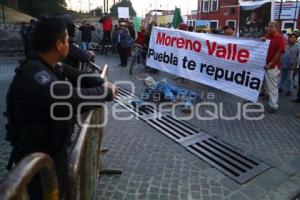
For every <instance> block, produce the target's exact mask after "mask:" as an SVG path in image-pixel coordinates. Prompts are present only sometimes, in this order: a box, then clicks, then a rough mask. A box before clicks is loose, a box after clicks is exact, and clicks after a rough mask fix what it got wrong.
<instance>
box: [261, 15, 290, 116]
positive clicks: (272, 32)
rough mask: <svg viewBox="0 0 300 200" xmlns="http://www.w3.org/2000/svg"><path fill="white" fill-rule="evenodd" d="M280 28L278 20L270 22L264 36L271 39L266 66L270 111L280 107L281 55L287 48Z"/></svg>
mask: <svg viewBox="0 0 300 200" xmlns="http://www.w3.org/2000/svg"><path fill="white" fill-rule="evenodd" d="M278 29H279V23H278V22H277V21H272V22H270V23H269V25H268V28H267V34H266V35H265V36H264V38H263V40H265V39H269V40H270V45H269V49H268V53H267V59H266V65H265V66H264V69H265V80H266V85H267V92H268V95H269V109H268V112H269V113H274V112H276V111H277V109H278V108H279V105H278V75H279V67H280V66H279V65H280V57H281V55H282V54H283V53H284V50H285V41H284V38H283V36H281V35H280V34H279V32H278Z"/></svg>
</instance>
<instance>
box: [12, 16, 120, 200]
mask: <svg viewBox="0 0 300 200" xmlns="http://www.w3.org/2000/svg"><path fill="white" fill-rule="evenodd" d="M68 38H69V37H68V33H67V30H66V26H65V23H64V22H63V21H62V20H61V19H59V18H55V17H49V18H46V19H43V20H41V21H39V22H38V23H37V24H36V26H35V28H34V30H33V54H32V55H30V56H28V58H27V59H26V61H25V62H24V63H22V64H21V66H20V67H18V68H17V70H16V75H15V77H14V79H13V82H12V83H11V85H10V89H9V91H8V94H7V112H6V114H7V118H8V123H7V125H6V129H7V140H9V141H10V142H11V144H12V146H13V150H12V153H11V159H10V162H9V165H8V168H11V167H12V166H13V165H14V164H16V163H18V162H19V161H20V160H21V159H22V158H24V157H25V156H27V155H29V154H31V153H34V152H44V153H47V154H48V155H50V156H51V158H52V159H53V160H54V163H55V166H56V170H57V175H58V180H59V184H60V189H61V190H63V177H64V175H65V169H66V160H67V159H66V146H67V142H68V140H69V137H70V133H71V132H72V131H73V130H72V129H73V127H74V122H73V120H68V119H66V120H57V119H54V118H53V115H54V116H55V117H66V116H68V115H69V113H70V107H68V106H54V107H53V115H51V105H52V106H53V103H57V102H60V103H68V104H69V105H71V108H72V110H73V115H76V114H81V113H76V112H77V107H78V106H79V105H80V104H81V103H84V102H105V101H111V100H112V99H113V98H114V96H115V95H116V90H117V89H116V87H115V85H113V84H112V83H109V82H106V83H104V80H103V79H101V78H100V77H99V78H98V77H94V78H84V79H82V82H81V85H77V79H78V77H79V76H80V75H81V74H82V72H80V71H78V70H76V69H74V68H73V67H70V66H67V65H65V66H59V65H58V64H57V63H58V62H59V61H62V60H63V59H65V58H66V56H67V55H68V52H69V43H68ZM65 80H67V81H68V83H70V84H71V85H72V86H73V87H72V88H70V87H69V85H67V84H55V85H52V84H53V83H54V82H55V81H65ZM51 87H52V91H53V94H55V95H56V96H54V95H53V94H51ZM78 90H80V91H81V94H82V95H86V96H96V95H98V96H100V95H102V98H101V97H99V98H95V99H84V98H81V97H80V96H79V94H78ZM57 96H65V97H64V99H60V98H57ZM66 96H68V97H66ZM90 109H92V107H84V109H83V110H82V112H85V111H88V110H90ZM28 193H29V196H30V199H33V200H35V199H38V200H40V199H42V185H41V182H40V177H39V176H38V175H37V176H35V177H34V179H33V181H32V182H31V183H30V185H29V188H28Z"/></svg>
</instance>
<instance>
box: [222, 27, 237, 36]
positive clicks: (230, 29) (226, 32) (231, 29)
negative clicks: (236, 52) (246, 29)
mask: <svg viewBox="0 0 300 200" xmlns="http://www.w3.org/2000/svg"><path fill="white" fill-rule="evenodd" d="M223 31H224V35H227V36H234V31H235V28H234V27H232V26H230V25H226V26H224V27H223Z"/></svg>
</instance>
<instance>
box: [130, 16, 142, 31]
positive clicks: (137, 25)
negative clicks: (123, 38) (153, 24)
mask: <svg viewBox="0 0 300 200" xmlns="http://www.w3.org/2000/svg"><path fill="white" fill-rule="evenodd" d="M132 21H133V25H134V30H135V31H140V28H141V25H142V18H141V17H134V18H133V20H132Z"/></svg>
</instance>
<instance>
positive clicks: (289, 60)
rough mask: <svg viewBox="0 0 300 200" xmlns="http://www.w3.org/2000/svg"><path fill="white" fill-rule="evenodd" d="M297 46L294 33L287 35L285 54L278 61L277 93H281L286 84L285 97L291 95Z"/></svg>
mask: <svg viewBox="0 0 300 200" xmlns="http://www.w3.org/2000/svg"><path fill="white" fill-rule="evenodd" d="M298 58H299V46H298V44H297V36H296V34H295V33H292V34H289V35H288V44H287V45H286V47H285V52H284V54H283V55H282V56H281V59H280V76H281V77H280V81H279V86H278V87H279V93H281V92H282V89H283V86H284V84H285V83H286V84H287V93H286V95H287V96H291V95H292V91H293V71H294V69H295V68H296V67H297V65H298Z"/></svg>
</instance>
